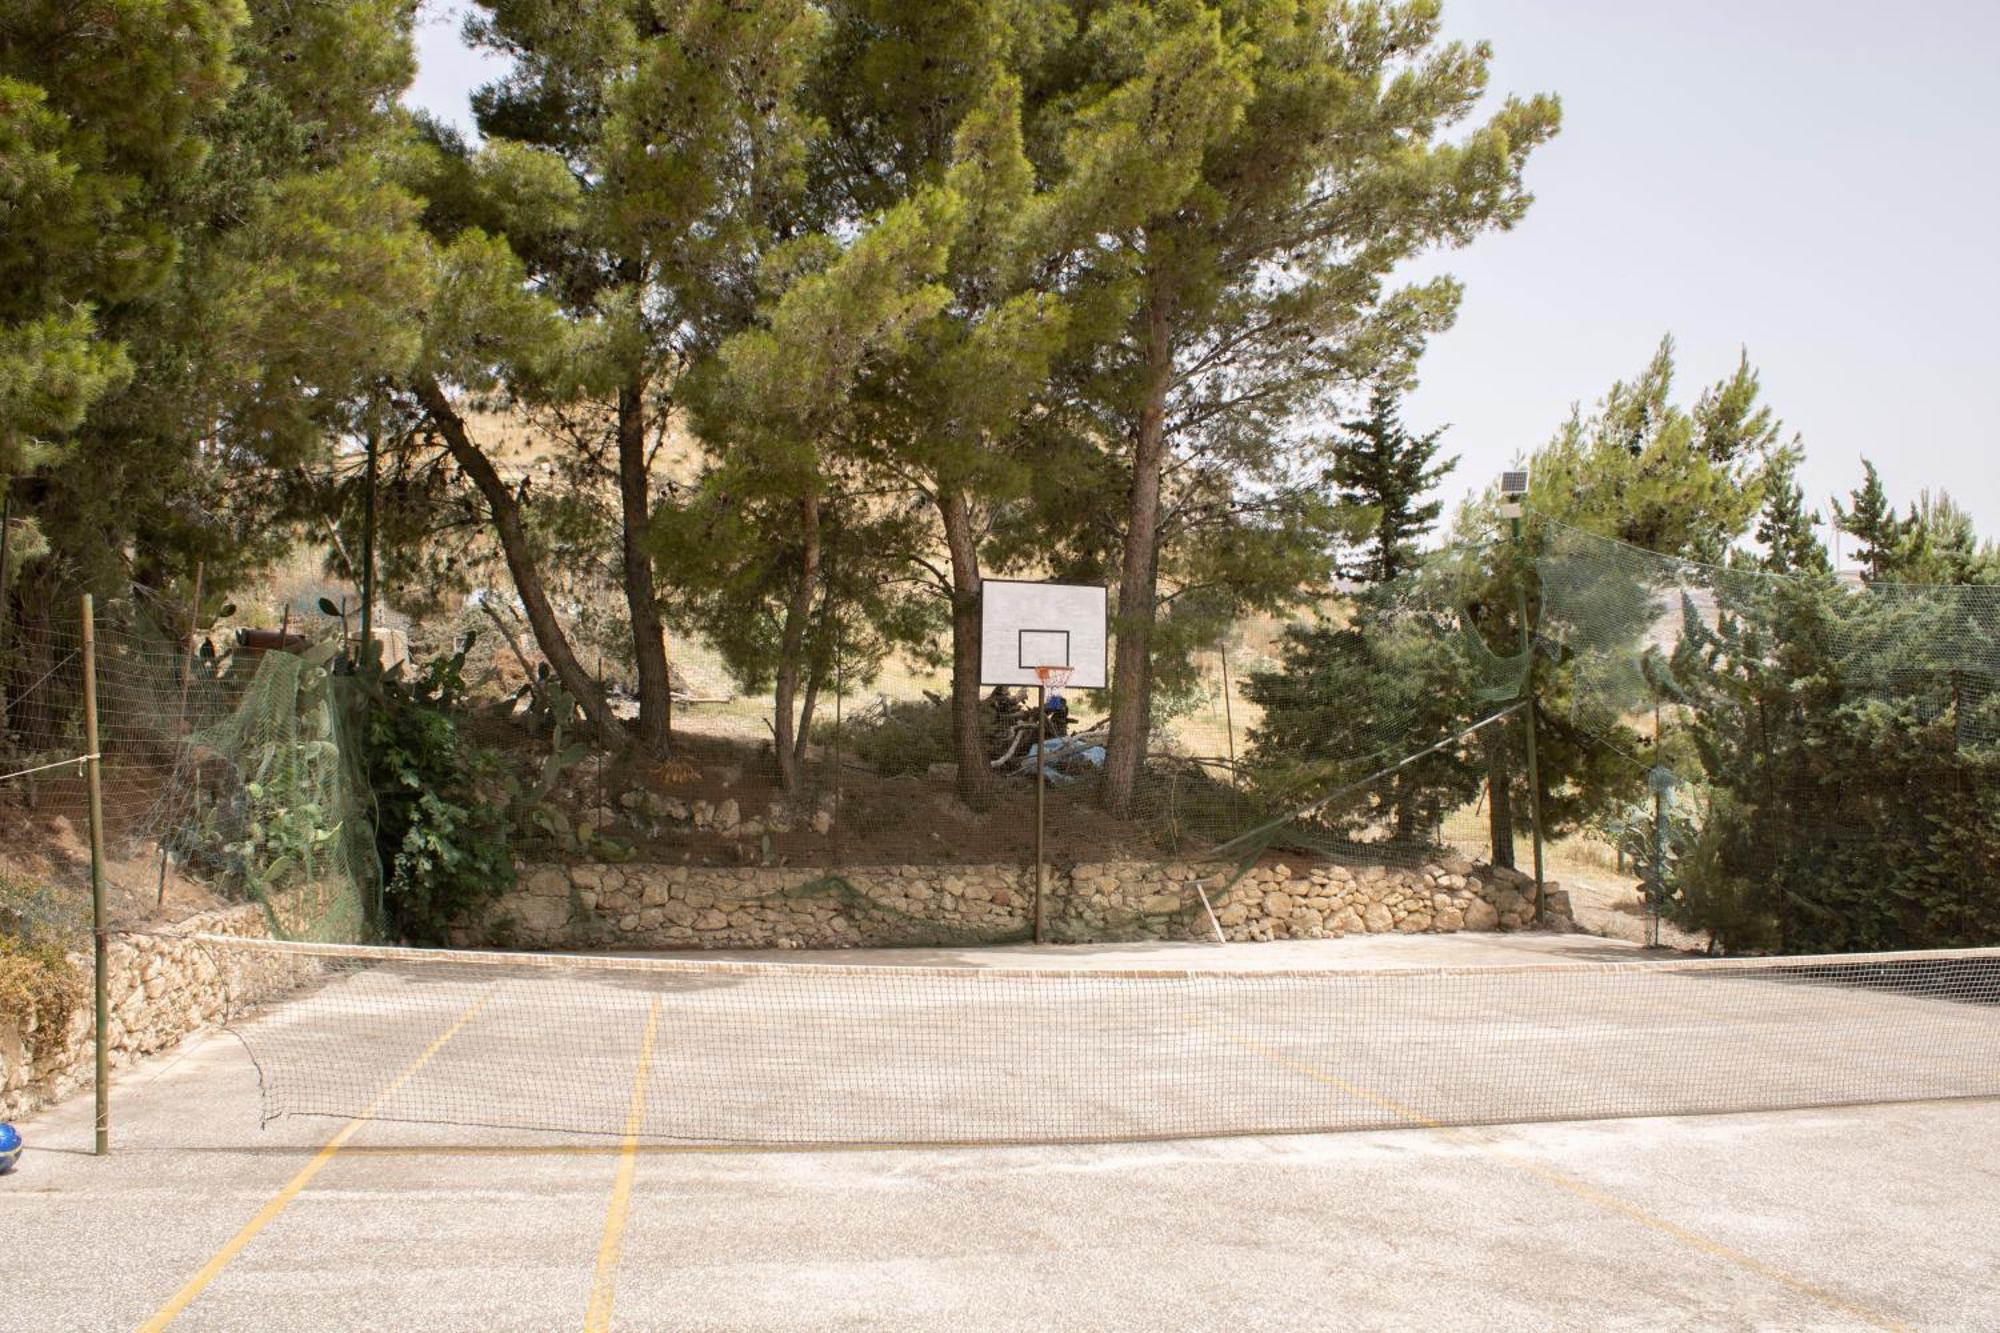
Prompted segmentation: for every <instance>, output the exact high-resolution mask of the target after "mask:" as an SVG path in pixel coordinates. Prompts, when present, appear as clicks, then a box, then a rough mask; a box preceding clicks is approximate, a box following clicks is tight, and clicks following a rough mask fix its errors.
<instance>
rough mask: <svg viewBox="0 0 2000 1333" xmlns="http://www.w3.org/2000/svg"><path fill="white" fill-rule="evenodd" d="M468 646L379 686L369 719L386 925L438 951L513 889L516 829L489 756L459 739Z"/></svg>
mask: <svg viewBox="0 0 2000 1333" xmlns="http://www.w3.org/2000/svg"><path fill="white" fill-rule="evenodd" d="M470 643H471V641H470V639H469V638H468V639H467V640H466V641H465V642H464V643H462V644H461V645H460V646H459V648H458V650H457V651H456V652H454V653H452V654H451V655H449V656H444V657H438V658H434V659H433V660H432V661H431V662H430V663H428V664H427V665H426V666H425V667H424V669H423V671H422V672H421V673H420V674H418V676H417V677H416V678H415V679H414V680H412V681H410V682H409V683H408V684H403V683H401V682H398V681H391V680H378V681H377V682H376V688H375V691H374V699H373V707H372V708H371V709H370V712H369V718H368V774H369V783H370V786H371V787H372V788H373V789H374V792H375V802H376V826H375V827H376V843H377V845H378V847H379V848H380V849H381V857H382V863H383V866H384V868H385V870H386V875H387V883H386V885H385V888H384V910H385V915H386V917H387V920H386V922H385V926H386V927H387V929H388V930H389V931H390V933H391V934H393V935H394V936H396V937H398V938H401V939H404V940H407V941H409V942H411V943H414V944H441V943H444V942H445V940H446V938H447V932H448V930H449V928H450V927H451V926H452V925H454V924H456V923H458V922H461V921H464V920H468V919H471V918H473V917H475V916H476V915H477V913H478V912H479V911H480V910H481V909H482V908H484V907H485V906H486V905H487V904H488V903H490V902H492V901H493V900H494V899H496V898H498V897H499V896H500V894H501V893H503V892H505V890H506V889H507V888H508V886H509V885H511V884H512V883H513V882H514V861H513V856H512V853H511V851H510V839H509V833H510V830H509V824H508V820H507V813H506V808H505V802H504V801H503V800H501V799H498V790H499V783H498V781H497V779H496V776H495V772H494V769H495V765H494V760H493V758H492V756H491V755H489V754H487V753H484V752H482V751H480V750H479V749H477V748H476V747H474V746H472V745H470V744H469V743H467V742H466V740H465V739H464V738H463V737H462V736H461V735H460V733H459V728H458V724H457V721H456V719H455V716H454V712H455V710H456V709H457V708H458V707H459V706H460V704H461V703H462V701H463V697H464V692H465V680H464V675H463V672H464V669H465V653H466V649H467V648H468V647H470Z"/></svg>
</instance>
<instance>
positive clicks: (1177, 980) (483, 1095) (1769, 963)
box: [201, 937, 2000, 1145]
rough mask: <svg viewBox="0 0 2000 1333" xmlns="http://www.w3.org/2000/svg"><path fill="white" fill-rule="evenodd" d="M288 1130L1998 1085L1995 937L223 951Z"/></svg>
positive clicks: (1641, 1111)
mask: <svg viewBox="0 0 2000 1333" xmlns="http://www.w3.org/2000/svg"><path fill="white" fill-rule="evenodd" d="M201 943H202V945H203V946H204V948H205V950H206V952H207V954H208V956H209V957H210V959H211V960H212V965H213V966H214V967H215V968H216V969H217V970H218V972H219V974H220V975H221V978H222V979H223V981H224V983H225V985H226V987H227V988H228V989H229V991H230V992H231V993H232V994H242V995H251V994H266V993H268V992H269V989H270V985H271V981H272V978H273V977H274V975H275V976H278V977H279V978H280V979H283V975H284V974H285V972H286V971H287V970H290V972H291V973H292V979H293V980H295V981H296V983H297V984H296V986H295V987H294V989H292V990H291V992H290V993H289V994H288V995H287V996H285V997H284V998H283V999H282V1000H279V1001H277V1002H275V1003H272V1004H271V1005H270V1006H269V1007H268V1008H266V1009H263V1010H260V1011H256V1012H238V1013H236V1014H235V1015H234V1017H233V1018H232V1020H231V1022H232V1026H233V1028H234V1030H235V1031H236V1032H237V1034H238V1035H239V1036H240V1037H241V1038H242V1039H243V1041H244V1043H245V1044H246V1046H247V1047H248V1048H249V1050H250V1052H251V1054H252V1056H253V1057H254V1058H255V1060H256V1063H257V1067H258V1070H259V1073H260V1077H261V1084H262V1090H263V1108H264V1114H265V1116H266V1118H267V1119H268V1118H274V1117H279V1116H290V1115H325V1116H339V1117H355V1116H362V1117H366V1118H371V1119H378V1120H388V1121H412V1122H426V1123H438V1124H456V1125H487V1126H501V1127H507V1128H514V1129H523V1130H549V1131H562V1132H572V1133H582V1134H631V1135H634V1136H636V1137H641V1138H650V1139H661V1140H671V1141H676V1142H691V1143H715V1144H794V1145H798V1144H807V1145H809V1144H833V1143H872V1144H953V1143H998V1142H1010V1143H1012V1142H1022V1143H1038V1142H1055V1143H1066V1142H1078V1141H1088V1140H1100V1139H1102V1140H1131V1139H1146V1138H1183V1137H1193V1136H1202V1135H1229V1134H1272V1133H1306V1132H1323V1131H1335V1130H1352V1129H1384V1128H1401V1127H1408V1126H1413V1125H1437V1124H1451V1125H1461V1124H1484V1123H1500V1122H1517V1121H1530V1120H1543V1119H1561V1120H1576V1119H1590V1118H1600V1117H1616V1116H1641V1115H1686V1114H1703V1113H1711V1112H1727V1111H1748V1110H1771V1109H1780V1108H1794V1107H1805V1106H1828V1105H1838V1104H1842V1103H1853V1102H1870V1101H1898V1100H1912V1099H1932V1098H1947V1097H1982V1096H1993V1095H1996V1094H2000V950H1969V951H1955V952H1937V953H1906V954H1889V955H1877V956H1847V957H1837V958H1793V959H1782V960H1772V959H1759V960H1701V959H1696V960H1677V961H1669V962H1643V963H1595V962H1570V963H1549V964H1534V965H1521V966H1501V967H1458V968H1393V969H1374V970H1348V971H1340V970H1328V971H1296V970H1291V971H1221V970H1168V969H1148V970H1139V971H1089V970H1071V969H1012V968H978V969H966V968H957V969H954V968H930V967H833V966H824V965H813V964H760V963H730V962H683V961H673V960H658V959H634V958H612V957H602V956H599V957H590V956H578V955H523V954H481V953H470V952H441V951H411V950H395V949H379V948H376V949H371V948H344V947H338V946H321V945H309V944H282V943H274V942H270V941H254V940H243V939H239V938H234V937H204V938H203V939H202V941H201Z"/></svg>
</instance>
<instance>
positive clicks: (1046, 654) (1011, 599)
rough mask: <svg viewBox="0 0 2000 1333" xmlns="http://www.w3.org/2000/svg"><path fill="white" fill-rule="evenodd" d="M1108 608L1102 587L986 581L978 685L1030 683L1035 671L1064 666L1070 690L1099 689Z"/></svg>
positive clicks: (1105, 673)
mask: <svg viewBox="0 0 2000 1333" xmlns="http://www.w3.org/2000/svg"><path fill="white" fill-rule="evenodd" d="M1107 606H1108V603H1107V601H1106V598H1105V591H1104V588H1103V586H1102V585H1101V584H1095V583H1027V582H1023V581H1021V580H1018V579H987V580H986V581H985V583H983V584H982V585H981V587H980V607H979V612H980V614H979V626H980V635H979V683H980V684H981V685H1033V684H1035V683H1036V682H1035V668H1036V667H1038V666H1066V667H1070V668H1072V674H1071V676H1070V679H1069V687H1070V688H1071V689H1075V690H1101V689H1103V688H1104V687H1105V685H1106V683H1107V680H1108V677H1109V675H1110V670H1109V663H1108V661H1107V657H1106V652H1105V624H1106V620H1107V615H1106V610H1107Z"/></svg>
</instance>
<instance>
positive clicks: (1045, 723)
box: [1035, 685, 1049, 944]
mask: <svg viewBox="0 0 2000 1333" xmlns="http://www.w3.org/2000/svg"><path fill="white" fill-rule="evenodd" d="M1048 701H1049V690H1048V686H1046V685H1037V686H1035V943H1037V944H1041V943H1044V936H1045V935H1046V934H1047V924H1048V918H1047V916H1046V915H1045V913H1044V909H1043V906H1042V897H1043V892H1044V889H1045V887H1046V885H1047V881H1048V877H1049V874H1048V862H1047V861H1046V860H1044V859H1043V856H1042V849H1043V846H1044V843H1043V836H1044V835H1043V829H1042V809H1043V805H1044V795H1045V793H1046V790H1047V788H1046V787H1045V786H1044V785H1043V783H1042V758H1043V756H1042V751H1043V749H1044V747H1045V746H1046V745H1047V744H1048V739H1049V711H1048Z"/></svg>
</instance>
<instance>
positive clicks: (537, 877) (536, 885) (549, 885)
mask: <svg viewBox="0 0 2000 1333" xmlns="http://www.w3.org/2000/svg"><path fill="white" fill-rule="evenodd" d="M521 888H522V890H523V891H524V892H526V893H527V894H529V895H530V896H531V897H536V898H567V897H568V896H569V876H568V875H565V874H564V873H563V868H562V867H561V866H536V867H535V868H534V869H533V870H531V871H529V872H528V877H527V878H526V879H525V880H523V881H522V882H521Z"/></svg>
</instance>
